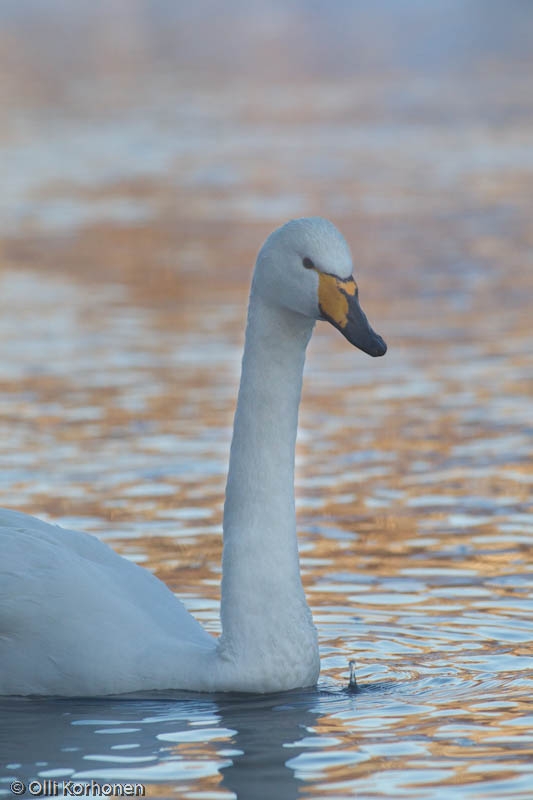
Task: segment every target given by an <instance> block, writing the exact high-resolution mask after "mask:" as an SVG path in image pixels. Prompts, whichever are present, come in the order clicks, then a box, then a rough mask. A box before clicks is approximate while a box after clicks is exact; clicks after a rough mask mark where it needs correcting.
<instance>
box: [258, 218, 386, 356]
mask: <svg viewBox="0 0 533 800" xmlns="http://www.w3.org/2000/svg"><path fill="white" fill-rule="evenodd" d="M352 270H353V268H352V256H351V254H350V249H349V247H348V245H347V244H346V241H345V239H344V237H343V236H342V234H341V233H340V232H339V231H338V230H337V228H336V227H335V225H333V223H331V222H329V221H328V220H327V219H322V217H309V218H304V219H293V220H291V221H290V222H287V223H286V224H285V225H282V227H281V228H278V229H277V230H275V231H274V232H273V233H271V234H270V236H269V237H268V239H267V240H266V242H265V243H264V245H263V247H262V248H261V250H260V251H259V255H258V257H257V263H256V268H255V272H254V280H253V288H254V291H255V292H258V293H260V295H261V296H262V298H263V299H264V300H265V301H266V302H268V303H270V304H275V305H277V306H282V307H284V308H288V309H290V310H291V311H293V312H296V313H298V314H303V315H304V316H306V317H310V318H312V319H316V320H327V321H328V322H330V323H331V324H332V325H333V326H334V327H335V328H337V329H338V330H339V331H340V332H341V333H342V334H343V336H345V338H346V339H347V340H348V341H349V342H350V343H351V344H353V345H354V346H355V347H358V348H359V349H360V350H363V352H365V353H368V355H371V356H382V355H384V354H385V353H386V351H387V345H386V344H385V342H384V341H383V339H382V338H381V336H379V335H378V334H377V333H376V332H375V331H374V330H373V329H372V327H371V326H370V323H369V322H368V320H367V318H366V316H365V313H364V312H363V310H362V308H361V306H360V305H359V290H358V288H357V284H356V282H355V280H354V278H353V275H352Z"/></svg>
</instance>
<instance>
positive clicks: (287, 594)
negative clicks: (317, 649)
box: [221, 291, 314, 650]
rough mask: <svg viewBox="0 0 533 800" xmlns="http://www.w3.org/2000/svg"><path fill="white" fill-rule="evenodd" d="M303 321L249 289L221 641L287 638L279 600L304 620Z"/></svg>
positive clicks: (306, 333)
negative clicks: (299, 470)
mask: <svg viewBox="0 0 533 800" xmlns="http://www.w3.org/2000/svg"><path fill="white" fill-rule="evenodd" d="M313 326H314V320H312V319H309V318H307V317H304V316H302V315H299V314H296V313H294V312H292V311H288V310H285V309H281V308H279V307H273V306H271V305H269V304H267V303H265V302H263V301H262V300H261V298H259V297H257V296H254V292H253V291H252V295H251V298H250V306H249V312H248V324H247V328H246V340H245V348H244V355H243V361H242V373H241V382H240V388H239V396H238V400H237V409H236V413H235V422H234V430H233V440H232V444H231V453H230V464H229V472H228V481H227V486H226V501H225V506H224V553H223V580H222V606H221V617H222V628H223V637H222V638H223V641H230V640H231V642H232V643H236V640H240V641H239V642H238V644H236V646H237V647H238V648H239V649H240V650H241V649H242V648H248V649H253V646H252V645H253V644H254V642H255V643H256V644H257V641H256V640H257V639H258V638H260V637H270V641H271V642H272V641H275V640H276V639H277V637H278V636H279V637H281V636H283V635H285V636H287V635H288V634H287V631H284V630H283V619H284V617H286V616H287V607H289V606H290V607H291V615H292V616H293V617H296V619H297V624H300V625H304V624H309V620H310V613H309V610H308V608H307V604H306V602H305V596H304V593H303V589H302V584H301V579H300V570H299V560H298V547H297V539H296V515H295V504H294V452H295V443H296V433H297V425H298V406H299V403H300V395H301V388H302V375H303V368H304V361H305V350H306V347H307V343H308V341H309V338H310V336H311V333H312V330H313ZM302 616H303V617H305V619H302V618H301V617H302ZM259 621H260V622H259ZM293 622H295V620H294V619H293ZM256 623H259V624H256ZM243 640H244V641H243Z"/></svg>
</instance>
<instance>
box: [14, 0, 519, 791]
mask: <svg viewBox="0 0 533 800" xmlns="http://www.w3.org/2000/svg"><path fill="white" fill-rule="evenodd" d="M50 6H51V8H54V9H55V11H53V13H52V11H50V12H49V13H51V14H52V17H51V18H52V19H56V20H57V19H61V20H62V25H65V26H67V29H68V30H70V31H71V33H72V31H74V32H75V31H77V30H78V29H77V27H76V26H80V25H81V26H82V27H83V34H84V35H83V36H82V37H79V36H76V37H74V36H73V35H72V36H70V37H63V36H59V40H58V32H57V31H54V30H52V29H48V28H47V29H46V35H45V36H43V35H42V27H41V28H40V27H39V25H38V24H37V22H36V20H38V19H39V17H38V4H29V7H30V8H31V9H32V13H28V14H27V15H26V16H25V15H24V14H22V15H20V14H19V13H18V12H17V5H16V4H10V3H6V4H5V7H4V10H3V11H2V14H3V15H4V18H3V23H4V25H3V27H2V33H0V45H1V48H0V59H2V64H8V65H9V69H8V70H6V80H5V82H4V85H3V89H2V91H3V92H4V99H5V102H4V104H3V108H4V111H3V112H2V113H3V115H4V124H3V127H2V134H1V135H2V141H1V143H0V144H1V147H0V157H1V158H2V159H3V166H2V174H3V175H4V177H5V180H6V182H7V183H6V185H7V186H8V189H9V191H7V190H6V191H5V192H4V193H3V195H2V198H1V200H0V204H1V212H2V213H1V218H0V230H1V232H2V242H1V244H2V253H3V255H2V258H1V261H0V270H1V272H0V386H1V392H0V441H1V443H2V445H1V448H0V469H1V472H0V504H1V505H5V506H8V507H13V508H19V509H22V510H24V511H28V512H30V513H34V514H37V515H38V516H41V517H42V518H45V519H53V520H57V521H58V522H59V523H61V524H63V525H65V526H70V527H73V528H80V529H83V530H87V531H89V532H91V533H92V534H94V535H97V536H99V537H101V538H103V539H105V540H106V541H107V542H108V543H109V544H110V545H111V546H113V547H114V548H116V549H117V550H118V551H119V552H120V553H121V554H122V555H124V556H125V557H127V558H130V559H133V560H135V561H137V562H139V563H142V564H143V566H145V567H147V568H148V569H151V570H153V571H155V572H156V574H157V575H158V576H159V577H160V578H162V579H163V580H164V581H166V582H167V583H168V585H169V586H170V587H171V588H172V589H173V590H174V591H176V593H177V594H179V596H180V597H181V598H182V599H183V600H184V602H185V603H186V605H187V607H188V608H189V609H190V610H191V611H192V612H193V613H194V614H195V615H196V616H197V617H198V618H199V619H200V620H201V621H202V623H203V624H204V625H205V626H206V627H207V628H208V629H209V630H210V631H212V632H213V633H215V634H216V633H218V632H219V621H218V601H219V584H220V555H221V535H220V534H221V518H222V502H223V491H224V482H225V470H226V465H227V458H228V453H229V443H230V436H231V420H232V413H233V407H234V401H235V394H236V388H237V381H238V374H239V360H240V353H241V347H242V331H243V325H244V318H245V302H246V292H247V283H248V280H249V275H250V269H251V265H252V263H253V259H254V256H255V252H256V250H257V247H258V246H259V244H260V242H261V240H262V239H263V238H264V236H265V235H266V234H267V233H268V232H269V231H270V230H271V229H272V227H274V226H275V225H277V224H278V223H281V222H283V221H284V219H285V218H286V217H288V216H294V215H297V214H317V213H320V214H325V215H330V216H332V217H333V219H334V220H335V221H336V222H337V223H338V225H339V227H340V228H341V229H342V230H343V232H344V233H345V234H346V236H347V238H348V239H349V241H350V244H351V245H352V249H353V252H354V260H355V264H356V272H357V277H358V280H359V283H360V286H361V294H362V301H363V305H364V307H365V309H366V310H367V312H368V314H369V317H370V319H371V321H372V323H373V325H374V326H375V328H376V330H378V331H379V332H380V333H382V334H383V336H384V338H385V339H386V341H387V342H388V344H389V352H388V353H387V355H386V357H385V358H384V359H379V360H373V359H368V358H366V357H365V356H364V355H363V354H361V353H358V352H356V351H354V350H353V349H351V348H350V347H349V346H348V345H347V344H346V342H345V341H344V340H343V339H342V337H340V336H339V335H338V334H337V333H336V332H335V331H334V330H333V329H330V328H328V327H327V326H326V325H324V324H319V325H318V326H317V331H316V333H315V335H314V338H313V341H312V343H311V345H310V349H309V355H308V362H307V366H306V375H305V386H304V396H303V402H302V408H301V414H300V432H299V440H298V450H297V486H296V489H297V509H298V531H299V544H300V553H301V564H302V571H303V580H304V584H305V588H306V592H307V597H308V599H309V603H310V605H311V607H312V609H313V614H314V618H315V622H316V624H317V626H318V629H319V637H320V645H321V657H322V673H321V682H320V684H319V686H318V688H317V689H310V690H306V691H301V692H291V693H288V694H286V695H280V696H274V697H265V698H250V697H239V696H237V697H224V696H197V695H186V694H183V693H175V694H173V695H168V694H167V695H165V696H146V697H142V698H139V697H137V698H129V699H104V700H84V699H80V700H54V699H49V700H35V699H33V700H28V699H15V698H12V699H9V698H8V699H2V700H0V718H1V720H2V725H1V730H0V766H1V770H0V792H2V793H3V794H6V795H9V784H10V782H11V780H13V779H14V778H21V779H23V780H25V781H29V780H31V779H33V780H45V779H50V780H52V779H56V780H67V779H72V780H84V781H85V780H91V779H94V780H97V781H99V782H101V783H103V782H106V781H139V782H142V783H143V784H145V785H146V787H147V789H146V791H147V795H148V796H154V795H159V796H172V795H176V794H177V795H178V796H180V797H190V798H217V797H221V798H222V797H230V796H232V794H231V793H234V794H237V796H238V797H240V798H248V797H250V798H261V797H269V798H270V797H279V798H293V797H296V796H299V797H311V796H319V797H332V798H348V797H362V798H367V797H368V798H370V797H384V798H385V797H386V798H388V797H391V796H392V797H407V798H437V800H441V798H463V797H472V798H489V797H494V798H498V800H499V799H500V798H502V797H505V798H508V797H509V798H524V800H525V798H529V797H530V796H531V788H530V787H531V786H532V785H533V775H532V774H531V773H532V770H533V759H532V756H533V735H532V733H531V731H532V730H533V724H532V723H533V717H532V703H531V697H532V690H533V645H532V641H533V623H532V616H533V615H532V611H533V589H532V564H531V541H532V537H533V507H532V503H531V494H532V484H533V467H532V458H531V457H532V451H533V427H532V423H531V401H532V394H533V358H532V355H531V322H530V313H531V312H530V308H531V303H532V301H533V278H532V273H533V269H532V266H533V265H532V261H531V252H532V251H531V245H532V244H533V234H532V228H531V222H530V220H531V219H532V218H533V200H532V198H533V173H532V163H531V147H530V142H531V137H532V135H533V113H532V107H531V99H530V87H529V83H528V81H527V80H525V79H524V77H523V76H524V75H525V74H526V73H527V69H526V67H525V66H524V59H525V60H526V61H527V59H530V58H531V54H530V53H529V51H528V50H527V49H525V50H524V47H523V43H524V35H525V32H527V31H528V30H530V29H531V25H532V24H533V15H532V14H531V12H530V11H529V10H528V8H527V7H526V6H525V5H520V4H518V3H517V4H512V8H513V15H509V16H505V15H502V14H501V12H498V11H497V10H496V8H495V7H493V6H491V10H490V12H487V11H486V8H487V7H486V5H484V6H483V14H481V13H480V6H479V4H477V3H471V4H469V9H470V10H469V12H468V13H467V11H465V10H464V6H463V4H459V3H447V4H440V3H436V4H435V7H434V11H433V14H434V16H431V15H429V16H428V15H426V14H423V13H422V12H421V11H420V4H417V3H414V2H411V3H407V4H402V6H403V9H404V11H405V12H406V13H407V14H408V20H409V21H410V24H409V25H407V24H403V25H400V24H398V21H396V23H395V22H394V20H395V19H396V17H395V16H394V15H395V14H398V13H399V12H397V11H394V7H395V5H394V4H388V3H385V2H384V3H383V4H378V5H377V6H376V9H377V10H376V11H374V12H371V11H369V10H368V9H365V8H364V7H363V6H359V5H358V4H353V8H352V4H350V6H349V7H348V5H347V6H346V7H344V6H342V5H341V6H339V8H338V9H337V11H336V12H335V13H334V14H333V13H332V14H331V16H328V14H326V13H325V12H324V11H321V12H318V11H317V12H316V17H313V18H311V17H309V16H308V15H307V12H306V10H305V6H304V5H303V4H299V3H296V2H295V3H290V4H284V5H283V6H281V5H280V6H279V7H278V6H277V5H276V6H275V8H276V9H277V10H276V14H274V13H272V16H271V17H269V18H268V19H267V17H265V16H264V15H263V16H262V15H261V13H260V12H259V11H256V12H255V14H254V13H250V14H248V15H246V14H242V9H239V7H238V4H237V3H235V4H229V6H228V9H227V17H226V18H225V21H224V23H223V30H225V31H226V33H228V31H229V30H230V29H231V24H233V25H234V26H235V27H236V29H237V30H238V31H239V33H240V37H239V47H235V48H234V47H230V46H229V44H228V43H226V45H225V46H223V45H222V44H221V35H220V34H221V31H220V30H219V34H218V35H217V36H215V34H214V33H213V32H209V31H208V32H207V34H208V35H207V37H206V39H205V40H204V39H203V38H202V36H203V33H205V31H203V30H202V20H201V18H200V17H198V18H197V17H196V16H195V14H193V13H192V12H191V13H190V15H189V16H187V14H185V10H184V8H185V7H184V8H183V9H181V7H179V8H178V7H176V8H177V10H174V11H172V10H171V8H170V6H168V7H167V6H165V4H162V5H161V7H160V8H159V10H158V11H153V12H151V14H150V15H148V17H147V18H144V17H143V16H142V14H140V12H139V14H137V15H136V14H134V13H133V12H131V11H130V10H129V9H130V8H131V6H130V5H129V4H121V3H119V2H117V3H115V4H114V6H113V9H114V11H113V13H114V14H115V15H116V19H117V20H119V23H120V24H118V27H117V30H120V31H121V36H120V46H118V45H117V43H116V42H115V41H113V43H112V44H110V43H109V42H107V40H106V39H105V35H104V31H105V30H106V24H105V20H104V18H103V16H102V11H101V10H98V7H97V6H96V5H95V4H85V3H80V5H79V9H80V10H79V16H76V15H72V14H71V15H69V14H66V7H64V4H63V3H60V2H57V3H54V4H50ZM354 9H355V10H354ZM53 14H55V15H56V16H55V17H54V16H53ZM182 14H185V20H186V23H187V25H188V26H189V27H188V30H189V40H190V41H192V42H195V43H196V44H195V46H194V47H191V45H190V42H189V44H186V43H183V42H182V45H183V46H182V47H181V48H176V47H172V46H171V45H172V42H173V41H174V40H173V38H172V37H173V36H174V37H175V36H178V33H179V30H180V26H181V25H182V24H183V18H182V17H181V16H180V15H182ZM57 15H59V16H57ZM391 15H392V16H391ZM400 21H401V20H400ZM41 23H42V20H41ZM415 23H416V24H415ZM42 24H44V23H42ZM221 25H222V22H221ZM287 25H288V26H289V27H288V28H287ZM35 26H36V27H35ZM69 26H70V28H69ZM224 26H225V27H224ZM295 27H296V28H297V29H298V30H305V31H306V36H304V37H303V38H302V40H301V41H299V42H297V43H293V42H292V40H291V45H292V44H294V46H291V47H290V48H286V49H285V50H284V52H285V53H286V54H287V55H286V61H285V62H283V60H282V59H281V60H276V63H275V64H273V63H272V59H271V57H270V52H271V47H272V43H273V42H274V43H275V42H277V43H278V45H279V46H280V47H281V48H282V50H283V47H284V46H285V45H284V44H283V43H284V42H285V43H286V36H287V33H286V30H292V29H294V28H295ZM436 30H438V32H439V37H438V41H439V42H440V44H441V47H440V48H436V47H435V46H432V45H431V41H433V42H434V43H435V41H436V40H435V38H433V40H432V36H433V37H434V35H435V31H436ZM6 32H7V33H9V36H8V35H7V33H6ZM376 32H377V33H376ZM469 32H470V33H469ZM392 33H394V35H392ZM473 33H475V37H474V36H473ZM37 34H38V35H37ZM378 34H379V35H378ZM32 37H33V39H32ZM336 37H337V38H336ZM350 37H351V38H350ZM27 38H29V39H30V40H31V41H34V42H35V46H34V47H33V48H25V49H24V48H20V47H19V48H17V47H15V46H14V44H13V43H17V42H21V41H24V42H25V41H26V39H27ZM332 38H333V39H335V46H331V47H328V46H327V44H328V42H329V43H330V44H331V40H332ZM72 41H76V43H77V44H76V47H77V49H78V50H79V52H78V53H77V56H78V57H77V58H76V59H73V60H71V61H70V62H69V59H72V58H73V57H72V47H71V42H72ZM180 41H181V40H180ZM36 42H38V43H39V47H37V44H36ZM368 42H372V43H373V44H372V47H368ZM413 42H415V43H416V42H422V43H423V46H420V47H418V46H417V47H414V45H413ZM280 43H281V44H280ZM354 43H355V44H356V45H357V47H355V46H352V45H354ZM365 43H366V45H367V46H366V47H365ZM20 52H25V53H26V55H25V59H22V60H21V58H20V57H19V55H17V54H18V53H20ZM155 53H157V54H158V55H157V57H156V55H155ZM251 54H253V60H252V66H251V68H250V69H249V70H247V71H246V74H245V75H243V74H242V64H241V59H242V58H243V57H244V55H246V57H247V58H248V57H250V55H251ZM520 59H522V61H520ZM64 63H70V64H71V69H67V70H65V69H64V68H63V66H64ZM528 63H529V62H528ZM88 65H92V67H91V68H89V67H88ZM458 71H459V72H458ZM459 73H460V74H459ZM36 87H38V89H39V91H36ZM5 109H9V114H7V113H6V110H5ZM351 660H355V674H356V677H357V683H358V687H359V688H358V691H357V692H353V691H347V684H348V678H349V662H350V661H351Z"/></svg>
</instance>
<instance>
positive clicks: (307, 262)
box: [302, 256, 315, 269]
mask: <svg viewBox="0 0 533 800" xmlns="http://www.w3.org/2000/svg"><path fill="white" fill-rule="evenodd" d="M302 264H303V265H304V267H305V268H306V269H315V265H314V264H313V262H312V261H311V259H310V258H307V256H306V257H305V258H302Z"/></svg>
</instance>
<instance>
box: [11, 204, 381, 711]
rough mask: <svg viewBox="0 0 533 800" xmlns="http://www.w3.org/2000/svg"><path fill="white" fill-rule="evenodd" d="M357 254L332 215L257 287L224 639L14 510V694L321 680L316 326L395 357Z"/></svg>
mask: <svg viewBox="0 0 533 800" xmlns="http://www.w3.org/2000/svg"><path fill="white" fill-rule="evenodd" d="M351 272H352V265H351V257H350V253H349V250H348V247H347V245H346V243H345V241H344V239H343V238H342V236H341V235H340V233H339V232H338V231H337V229H336V228H335V227H334V226H333V225H332V224H331V223H329V222H327V221H326V220H323V219H320V218H313V219H303V220H293V221H291V222H289V223H287V224H286V225H285V226H283V227H282V228H279V229H278V230H277V231H275V232H274V233H273V234H272V235H271V236H270V237H269V238H268V239H267V241H266V242H265V244H264V245H263V248H262V249H261V251H260V253H259V256H258V259H257V263H256V267H255V271H254V278H253V282H252V290H251V294H250V305H249V312H248V324H247V331H246V344H245V352H244V356H243V365H242V376H241V384H240V389H239V399H238V403H237V410H236V414H235V426H234V434H233V440H232V446H231V456H230V467H229V473H228V483H227V489H226V503H225V508H224V555H223V580H222V602H221V620H222V630H223V633H222V636H221V637H220V638H219V639H216V638H214V637H213V636H211V635H210V634H209V633H207V632H206V631H204V630H203V628H202V627H201V625H200V624H199V623H198V622H197V621H196V620H195V619H194V618H193V617H192V616H191V614H189V612H188V611H187V610H186V609H185V607H184V606H183V604H182V603H181V602H180V601H179V600H178V599H177V598H176V597H175V596H174V595H173V594H172V592H171V591H170V590H169V589H168V588H167V587H166V586H165V585H164V584H163V583H162V582H161V581H159V580H158V579H157V578H156V577H154V576H153V575H152V574H151V573H149V572H148V571H147V570H145V569H143V568H142V567H139V566H137V565H136V564H133V563H131V562H130V561H127V560H126V559H124V558H121V557H120V556H119V555H117V554H116V553H115V552H114V551H113V550H112V549H111V548H109V547H108V546H107V545H105V544H104V543H102V542H100V541H99V540H98V539H96V538H95V537H94V536H90V535H88V534H85V533H79V532H75V531H69V530H65V529H62V528H60V527H58V526H55V525H49V524H47V523H45V522H42V521H40V520H38V519H36V518H34V517H30V516H28V515H26V514H22V513H20V512H16V511H8V510H1V511H0V554H1V555H0V694H22V695H28V694H40V695H70V696H72V695H84V696H96V695H106V694H119V693H124V692H134V691H141V690H152V689H190V690H197V691H231V690H239V691H250V692H269V691H280V690H285V689H291V688H296V687H302V686H309V685H312V684H314V683H315V682H316V680H317V677H318V673H319V657H318V643H317V636H316V631H315V628H314V625H313V622H312V618H311V612H310V610H309V608H308V606H307V603H306V600H305V595H304V591H303V588H302V584H301V580H300V572H299V562H298V550H297V539H296V522H295V510H294V488H293V487H294V446H295V439H296V429H297V420H298V405H299V401H300V393H301V382H302V373H303V365H304V359H305V349H306V346H307V343H308V341H309V338H310V336H311V333H312V330H313V326H314V324H315V320H317V319H328V320H329V321H330V322H332V323H333V324H334V325H335V327H337V328H338V329H339V330H341V332H342V333H343V334H344V335H345V336H346V338H347V339H348V340H349V341H350V342H352V343H353V344H355V345H356V346H358V347H360V348H361V349H363V350H365V351H366V352H369V353H370V354H371V355H382V354H383V353H384V352H385V349H386V348H385V345H384V343H383V340H382V339H381V338H380V337H379V336H377V334H375V333H374V332H373V331H372V329H371V328H370V326H369V325H368V322H367V320H366V318H365V316H364V314H363V313H362V311H361V310H360V307H359V305H358V302H357V290H356V287H355V284H354V283H353V280H352V278H351V277H350V276H351Z"/></svg>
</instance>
